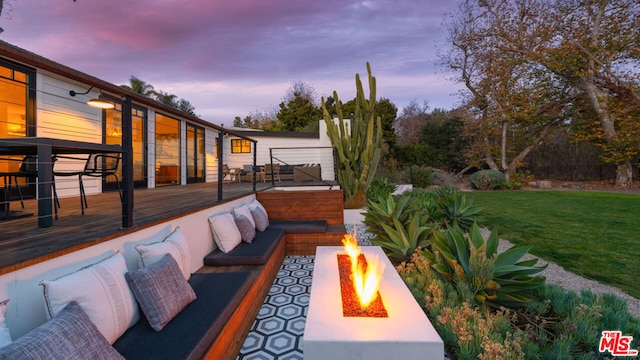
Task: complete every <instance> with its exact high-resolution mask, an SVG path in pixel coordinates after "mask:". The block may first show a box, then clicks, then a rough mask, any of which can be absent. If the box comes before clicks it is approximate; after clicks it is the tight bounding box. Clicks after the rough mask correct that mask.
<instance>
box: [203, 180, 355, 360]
mask: <svg viewBox="0 0 640 360" xmlns="http://www.w3.org/2000/svg"><path fill="white" fill-rule="evenodd" d="M282 195H283V192H282V191H268V192H259V193H256V198H257V199H258V201H260V203H262V205H263V206H264V207H265V209H266V210H267V213H268V214H269V219H274V220H318V219H324V220H326V221H327V224H328V229H327V232H325V233H305V234H286V235H285V237H284V239H283V240H282V241H281V242H280V244H279V245H278V247H277V248H276V250H275V251H274V253H273V255H272V256H271V258H269V260H268V261H267V263H266V264H265V265H256V266H250V265H242V266H204V267H202V268H201V269H199V270H198V272H199V273H211V272H223V271H253V272H257V273H259V275H258V277H257V278H256V280H255V282H254V283H253V284H252V286H251V288H250V289H249V291H248V293H247V295H246V296H245V297H244V299H243V300H242V302H241V303H240V305H238V307H237V308H236V310H235V311H234V312H233V315H231V318H230V319H229V321H228V322H227V323H226V324H225V326H224V327H223V329H222V330H221V331H220V334H219V335H218V337H217V338H216V340H215V341H214V343H213V344H212V345H211V347H210V348H209V351H208V352H207V354H206V356H205V359H212V360H213V359H229V360H232V359H235V358H236V357H237V355H238V353H239V352H240V350H241V349H242V345H243V343H244V340H245V338H246V337H247V334H249V331H250V330H251V325H252V324H253V321H254V319H255V318H256V316H257V315H258V312H259V311H260V307H262V303H263V302H264V299H265V298H266V297H267V294H268V293H269V289H270V288H271V284H273V281H274V280H275V278H276V275H277V274H278V270H280V267H281V265H282V263H283V262H284V259H285V256H287V255H315V249H316V246H325V245H326V246H336V245H340V244H341V242H342V238H343V237H344V235H345V227H344V206H343V193H342V190H328V191H321V192H310V191H287V192H286V195H287V196H286V197H283V196H282Z"/></svg>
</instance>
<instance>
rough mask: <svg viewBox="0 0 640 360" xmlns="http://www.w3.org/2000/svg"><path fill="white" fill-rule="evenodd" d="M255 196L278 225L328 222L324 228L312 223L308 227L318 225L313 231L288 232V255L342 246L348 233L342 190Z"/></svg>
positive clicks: (271, 220) (277, 192) (267, 192)
mask: <svg viewBox="0 0 640 360" xmlns="http://www.w3.org/2000/svg"><path fill="white" fill-rule="evenodd" d="M256 199H257V200H258V201H260V203H262V204H263V206H264V207H265V209H266V210H267V213H268V214H269V221H270V222H271V223H273V224H274V225H275V226H286V224H287V222H291V221H293V222H297V221H311V222H313V221H317V220H318V219H321V220H322V221H324V222H326V228H324V231H322V225H321V223H315V224H314V223H309V224H308V225H309V226H307V229H311V228H315V229H314V230H311V231H302V230H301V229H299V230H296V231H293V230H292V231H285V241H286V244H287V255H315V253H316V247H318V246H340V245H342V239H343V238H344V235H345V234H346V230H345V227H344V198H343V192H342V190H327V191H263V192H259V193H256ZM312 224H313V225H312Z"/></svg>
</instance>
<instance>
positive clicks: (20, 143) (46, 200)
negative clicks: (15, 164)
mask: <svg viewBox="0 0 640 360" xmlns="http://www.w3.org/2000/svg"><path fill="white" fill-rule="evenodd" d="M92 153H122V147H121V146H120V145H108V144H98V143H91V142H84V141H75V140H63V139H53V138H47V137H22V138H0V155H37V157H38V161H37V163H38V164H39V165H40V164H45V165H47V166H39V165H38V226H39V227H49V226H51V225H52V224H53V215H52V206H53V197H52V191H51V184H52V182H53V166H48V165H49V164H51V161H52V155H64V154H66V155H69V154H92Z"/></svg>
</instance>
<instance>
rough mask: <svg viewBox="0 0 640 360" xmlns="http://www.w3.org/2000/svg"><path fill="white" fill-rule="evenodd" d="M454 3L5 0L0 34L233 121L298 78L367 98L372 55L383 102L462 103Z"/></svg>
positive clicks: (270, 101) (275, 100)
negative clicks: (453, 63)
mask: <svg viewBox="0 0 640 360" xmlns="http://www.w3.org/2000/svg"><path fill="white" fill-rule="evenodd" d="M456 9H457V4H456V2H454V1H449V0H424V1H423V0H413V1H411V0H370V1H350V0H325V1H308V0H269V1H264V0H262V1H261V0H209V1H207V0H191V1H189V0H135V1H125V0H110V1H105V0H77V2H74V1H72V0H4V10H3V13H2V16H1V17H0V27H2V28H3V29H4V32H3V33H1V34H0V39H1V40H3V41H6V42H8V43H10V44H13V45H16V46H18V47H21V48H23V49H26V50H28V51H31V52H34V53H36V54H38V55H41V56H44V57H46V58H48V59H51V60H53V61H56V62H59V63H62V64H64V65H67V66H70V67H72V68H75V69H78V70H80V71H83V72H86V73H88V74H90V75H93V76H96V77H98V78H101V79H103V80H106V81H108V82H111V83H114V84H117V85H121V84H127V83H128V82H129V77H130V76H131V75H135V76H137V77H138V78H140V79H142V80H144V81H146V82H147V83H150V84H152V85H153V86H154V87H155V89H156V90H163V91H166V92H169V93H173V94H176V95H177V96H178V97H179V98H184V99H186V100H188V101H190V102H191V103H192V104H193V105H194V106H195V108H196V113H197V114H199V115H200V116H201V117H202V118H203V119H205V120H208V121H210V122H212V123H215V124H222V123H223V124H225V125H231V124H232V122H233V118H234V117H235V116H240V117H242V118H244V117H245V116H246V115H248V114H250V113H252V112H254V111H256V110H266V109H268V108H271V107H277V105H278V104H279V103H280V102H281V101H282V98H283V96H284V95H285V93H286V91H287V89H288V88H290V86H291V84H292V83H293V82H294V81H303V82H305V83H307V84H309V85H311V86H313V87H314V88H315V90H316V92H317V93H318V95H319V96H325V97H326V96H328V95H331V93H332V92H333V90H336V91H337V92H338V95H339V97H340V98H341V99H342V100H345V101H347V100H350V99H352V98H353V97H354V96H355V83H354V77H355V74H356V73H360V74H361V75H363V74H366V66H365V64H366V62H367V61H368V62H370V63H371V67H372V71H373V74H374V76H376V78H377V88H378V91H377V93H378V98H381V97H384V98H388V99H390V100H391V101H392V102H393V103H394V104H395V105H396V106H397V107H398V110H399V111H398V112H399V113H400V112H401V110H402V108H403V107H405V106H406V105H407V104H408V103H409V101H411V100H412V99H415V100H417V101H418V102H419V103H422V102H424V101H427V102H428V104H429V106H430V107H431V108H435V107H439V108H445V109H450V108H452V107H454V106H455V105H457V104H458V101H459V95H458V94H457V92H458V90H459V89H460V88H461V85H459V84H456V83H455V82H453V81H452V80H450V79H451V77H452V76H453V75H452V74H449V73H447V71H448V70H447V69H446V68H445V67H444V66H440V65H438V63H439V59H438V57H437V53H438V51H443V50H444V49H445V47H446V46H447V43H446V38H447V29H446V26H444V25H443V23H444V22H445V21H446V19H447V17H448V16H450V14H452V13H455V11H456Z"/></svg>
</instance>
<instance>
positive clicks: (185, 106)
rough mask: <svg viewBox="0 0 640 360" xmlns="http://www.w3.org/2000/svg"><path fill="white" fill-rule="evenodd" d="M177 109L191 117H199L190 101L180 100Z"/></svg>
mask: <svg viewBox="0 0 640 360" xmlns="http://www.w3.org/2000/svg"><path fill="white" fill-rule="evenodd" d="M177 105H178V106H177V109H178V110H180V111H182V112H184V113H187V114H189V115H193V116H198V115H196V108H195V106H193V105H192V104H191V103H190V102H189V101H187V100H185V99H180V100H178V104H177Z"/></svg>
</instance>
